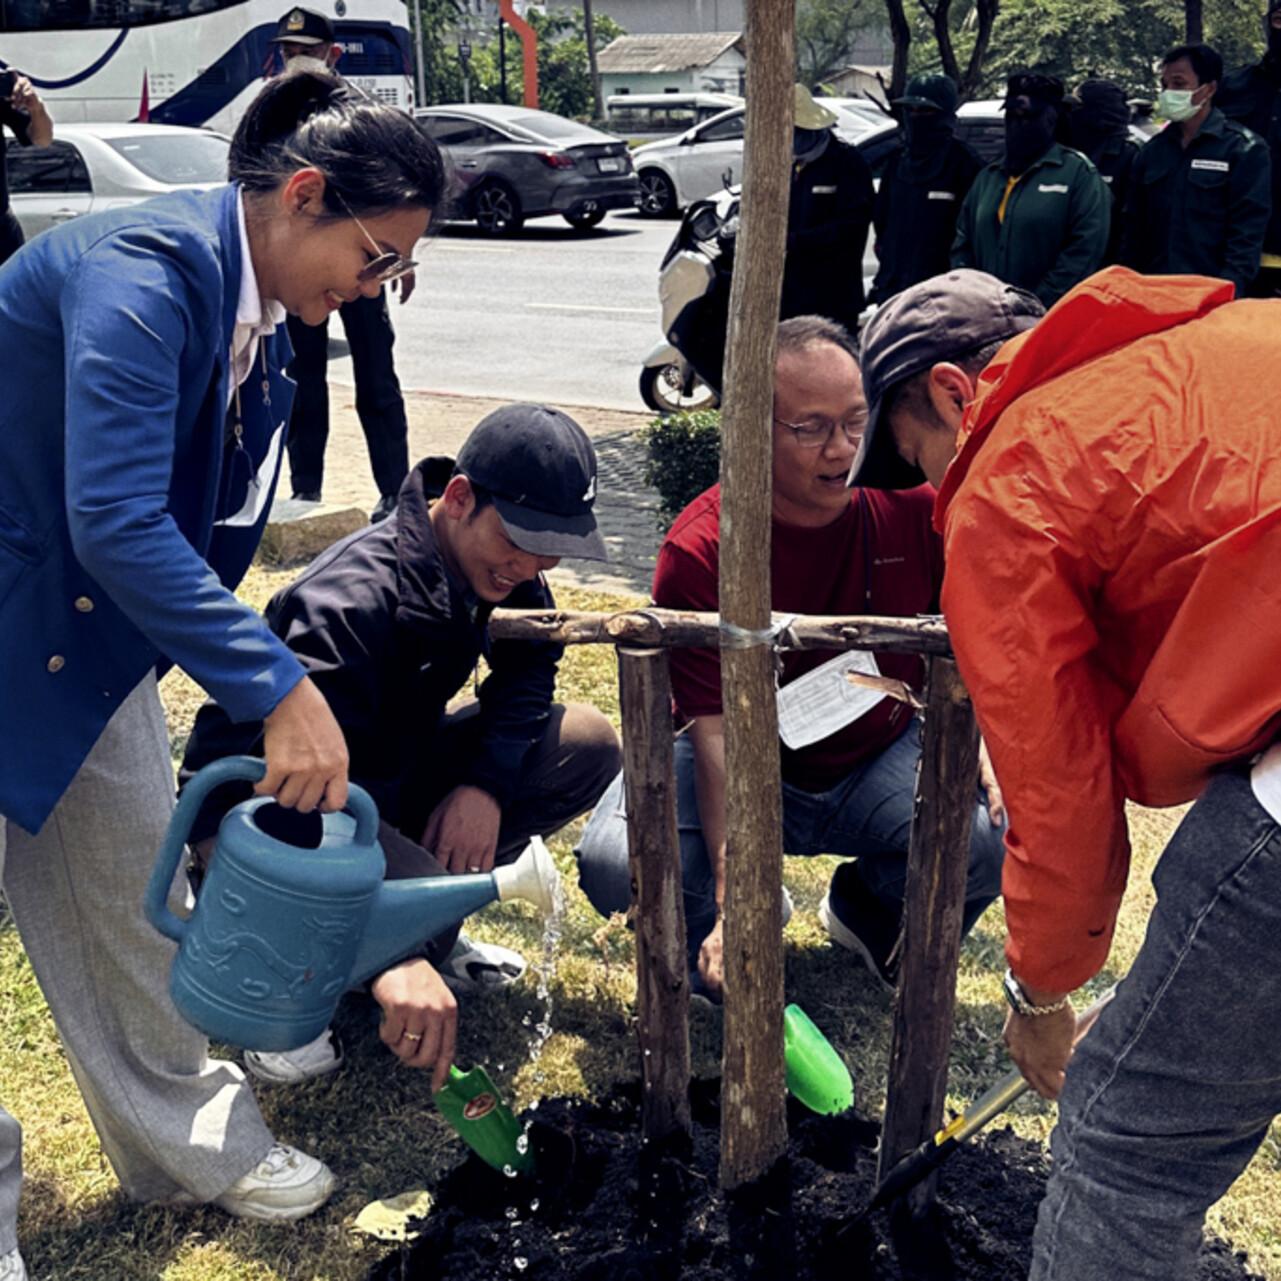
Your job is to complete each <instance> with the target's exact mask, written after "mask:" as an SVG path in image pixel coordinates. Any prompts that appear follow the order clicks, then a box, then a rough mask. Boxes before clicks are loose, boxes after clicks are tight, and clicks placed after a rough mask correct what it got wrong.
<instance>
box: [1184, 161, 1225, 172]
mask: <svg viewBox="0 0 1281 1281" xmlns="http://www.w3.org/2000/svg"><path fill="white" fill-rule="evenodd" d="M1192 168H1193V169H1208V170H1209V171H1210V172H1211V173H1231V172H1232V166H1231V165H1230V164H1229V163H1228V162H1227V161H1226V160H1194V161H1193V162H1192Z"/></svg>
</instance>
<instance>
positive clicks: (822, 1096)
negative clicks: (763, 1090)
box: [783, 1005, 854, 1116]
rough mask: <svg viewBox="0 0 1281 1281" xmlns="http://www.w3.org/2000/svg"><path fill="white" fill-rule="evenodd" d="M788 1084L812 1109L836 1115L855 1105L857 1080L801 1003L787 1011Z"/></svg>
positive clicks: (792, 1091) (785, 1039) (802, 1101)
mask: <svg viewBox="0 0 1281 1281" xmlns="http://www.w3.org/2000/svg"><path fill="white" fill-rule="evenodd" d="M783 1061H784V1065H785V1066H786V1069H787V1088H788V1091H789V1092H790V1093H791V1095H792V1097H793V1098H795V1099H797V1100H799V1101H800V1102H801V1103H803V1104H805V1106H806V1107H807V1108H809V1110H810V1111H811V1112H818V1113H820V1114H822V1115H824V1116H833V1115H835V1114H836V1113H837V1112H844V1111H846V1110H847V1109H848V1108H851V1107H853V1106H854V1081H853V1079H852V1078H851V1077H850V1070H849V1068H847V1067H846V1066H845V1064H844V1062H842V1060H841V1056H840V1055H839V1054H837V1052H836V1051H835V1050H834V1049H833V1048H832V1043H831V1042H830V1041H829V1040H828V1039H827V1037H825V1036H824V1035H823V1034H822V1032H820V1031H819V1030H818V1028H817V1027H815V1025H814V1023H813V1022H812V1021H811V1020H810V1017H809V1015H808V1014H806V1013H805V1011H804V1010H803V1009H801V1007H800V1006H799V1005H789V1006H788V1007H787V1008H786V1009H785V1010H784V1011H783Z"/></svg>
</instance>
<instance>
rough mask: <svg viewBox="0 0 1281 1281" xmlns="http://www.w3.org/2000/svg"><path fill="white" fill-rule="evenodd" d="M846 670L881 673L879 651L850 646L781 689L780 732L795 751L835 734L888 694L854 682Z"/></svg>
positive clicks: (868, 673)
mask: <svg viewBox="0 0 1281 1281" xmlns="http://www.w3.org/2000/svg"><path fill="white" fill-rule="evenodd" d="M846 672H861V673H862V674H863V675H865V676H879V675H880V674H881V672H880V668H878V667H877V665H876V657H875V655H873V654H869V653H867V652H865V651H864V650H850V651H849V652H848V653H845V654H838V655H837V656H836V657H835V658H833V659H832V660H831V661H830V662H826V663H824V664H823V665H822V666H821V667H816V668H815V669H814V670H813V671H812V672H806V673H805V675H804V676H798V677H797V678H796V680H794V681H792V683H791V684H790V685H784V686H783V688H782V689H780V690H779V691H778V736H779V738H781V739H782V740H783V742H784V743H785V744H786V745H787V746H788V747H790V748H791V749H792V750H793V751H796V750H797V748H801V747H808V746H809V745H810V744H811V743H817V742H819V741H820V740H822V739H824V738H829V737H831V735H833V734H835V733H836V731H837V730H841V729H844V728H845V727H846V726H847V725H849V724H851V723H852V722H854V721H856V720H858V718H859V717H860V716H865V715H866V714H867V713H868V712H870V711H871V710H872V708H874V707H875V706H876V705H877V703H879V702H880V701H881V699H883V698H885V697H886V695H885V694H884V693H882V692H881V691H880V690H876V689H868V688H866V687H865V686H860V685H851V684H850V682H849V681H847V680H846V679H845V673H846Z"/></svg>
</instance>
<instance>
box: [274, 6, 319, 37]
mask: <svg viewBox="0 0 1281 1281" xmlns="http://www.w3.org/2000/svg"><path fill="white" fill-rule="evenodd" d="M333 42H334V24H333V23H332V22H330V21H329V19H328V18H326V17H325V15H324V14H323V13H317V12H316V11H315V9H290V10H289V12H288V13H287V14H285V16H284V17H283V18H281V19H280V21H279V22H278V23H276V34H275V35H274V36H272V38H271V43H272V44H333Z"/></svg>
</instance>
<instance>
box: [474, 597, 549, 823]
mask: <svg viewBox="0 0 1281 1281" xmlns="http://www.w3.org/2000/svg"><path fill="white" fill-rule="evenodd" d="M504 604H505V605H506V606H507V607H508V608H510V609H550V608H552V607H553V601H552V595H551V592H550V591H549V590H548V588H547V586H546V583H545V582H544V581H543V580H542V579H541V578H540V579H538V580H537V581H535V582H532V583H524V584H522V585H521V586H520V587H518V588H517V589H516V590H515V591H514V592H512V594H511V595H510V596H509V597H508V598H507V600H506V601H505V602H504ZM564 652H565V651H564V647H563V646H561V645H552V644H548V643H543V642H531V641H495V642H494V643H493V644H492V645H491V647H490V650H489V654H488V662H489V668H490V674H489V675H488V676H487V677H486V678H485V680H484V682H483V683H482V684H481V687H480V716H481V721H482V724H483V727H484V728H483V732H482V734H481V740H480V749H479V751H477V753H476V755H475V756H474V757H473V758H472V760H471V762H470V763H469V765H468V768H467V769H466V770H465V771H464V774H463V778H462V781H463V783H465V784H467V785H469V786H472V787H479V788H482V789H483V790H484V791H486V792H488V793H489V794H490V795H491V796H492V797H493V798H494V799H495V800H496V801H497V802H498V804H499V806H500V807H505V806H506V805H507V804H508V802H509V801H510V800H511V797H512V795H513V794H514V792H515V790H516V785H517V782H518V781H519V778H520V771H521V767H522V765H523V764H524V761H525V757H526V755H527V754H528V752H529V750H530V748H532V747H533V746H534V744H535V743H537V742H538V741H539V739H541V738H542V736H543V735H544V734H545V733H546V731H547V725H548V721H549V719H550V716H551V705H552V695H553V693H554V692H555V688H556V669H557V666H558V665H559V663H560V659H561V655H562V654H563V653H564Z"/></svg>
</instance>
